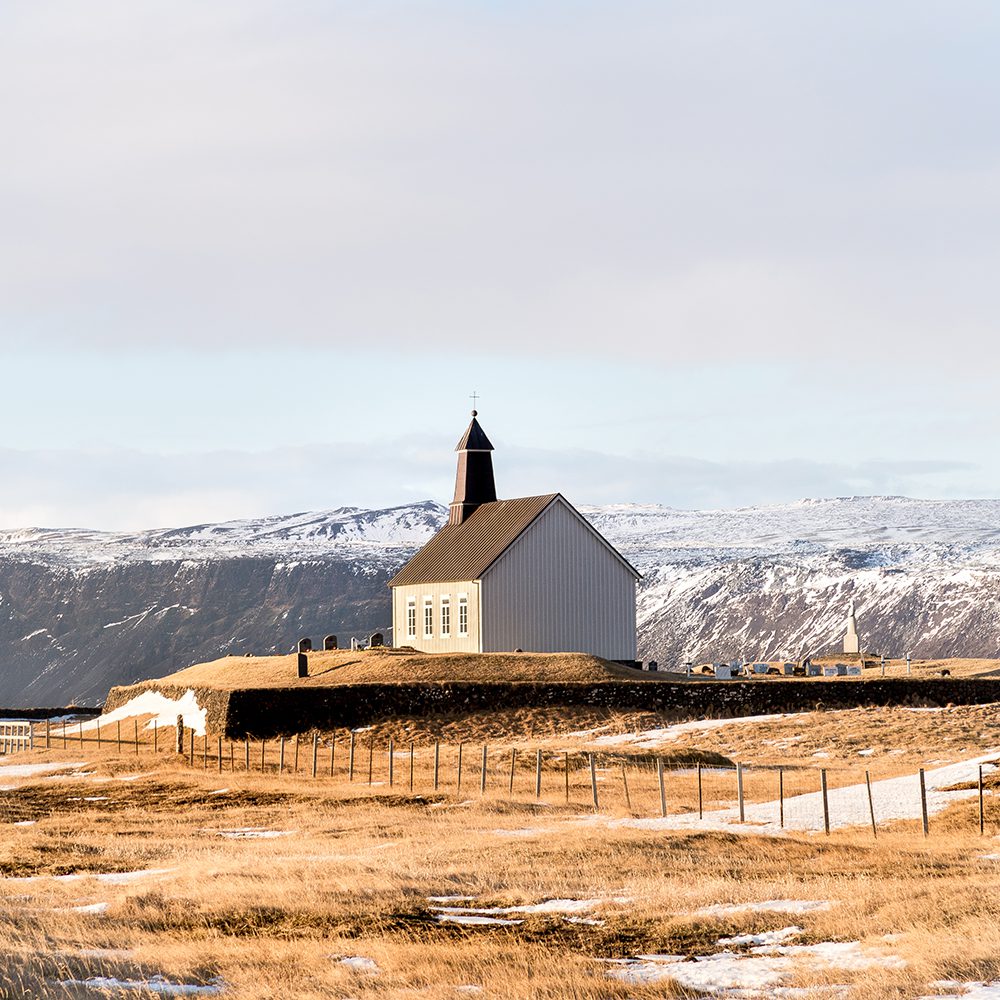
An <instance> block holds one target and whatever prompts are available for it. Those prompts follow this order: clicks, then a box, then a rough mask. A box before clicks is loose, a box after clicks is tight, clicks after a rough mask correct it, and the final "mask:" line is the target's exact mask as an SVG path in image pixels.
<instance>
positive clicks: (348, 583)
mask: <svg viewBox="0 0 1000 1000" xmlns="http://www.w3.org/2000/svg"><path fill="white" fill-rule="evenodd" d="M583 510H584V513H585V514H586V515H587V516H588V517H589V518H591V519H592V520H593V521H594V523H595V524H596V525H597V527H598V528H599V529H600V530H601V531H602V532H604V533H605V534H606V535H607V536H608V537H609V538H610V539H611V541H612V542H614V544H616V545H617V546H618V547H619V548H620V549H621V550H622V552H623V553H624V554H625V555H626V557H627V558H628V559H629V560H630V561H632V562H633V563H634V564H635V565H636V566H637V567H638V568H639V569H640V570H641V572H642V573H643V574H644V579H643V580H642V581H641V583H640V589H639V653H640V657H641V658H643V659H646V660H648V659H656V660H659V661H660V662H661V663H663V664H666V663H680V662H683V661H685V660H692V661H700V660H720V659H725V660H728V659H731V658H734V657H741V658H753V659H758V658H760V659H784V658H789V659H791V658H798V657H800V656H802V655H805V654H807V653H812V652H816V651H819V650H822V649H826V648H831V646H832V645H834V644H835V643H836V641H837V638H838V637H839V635H840V633H841V630H842V626H843V617H844V612H845V610H846V604H847V601H848V599H849V598H850V597H852V596H853V597H854V598H855V599H856V600H857V604H858V614H859V620H860V627H861V631H862V634H863V638H864V641H865V646H866V648H867V649H868V650H870V651H872V652H878V651H885V652H886V653H889V654H891V655H893V656H902V655H904V654H905V653H906V652H907V651H912V652H913V654H914V656H915V657H918V658H922V659H939V658H944V657H949V656H966V657H983V658H992V657H996V656H997V655H998V653H1000V630H998V628H997V626H996V622H997V621H998V620H1000V527H998V526H1000V501H996V500H975V501H924V500H910V499H906V498H902V497H851V498H840V499H830V500H804V501H800V502H798V503H793V504H786V505H782V506H776V507H766V508H757V507H751V508H743V509H740V510H731V511H682V510H674V509H671V508H666V507H659V506H642V505H616V506H610V507H586V508H583ZM445 515H446V509H445V508H444V507H442V506H441V505H440V504H437V503H434V502H431V501H427V502H424V503H419V504H409V505H405V506H401V507H394V508H388V509H385V510H362V509H358V508H341V509H338V510H333V511H326V512H320V513H307V514H295V515H290V516H287V517H269V518H260V519H255V520H246V521H235V522H230V523H227V524H218V525H196V526H193V527H188V528H171V529H161V530H156V531H147V532H140V533H134V534H124V533H102V532H95V531H87V530H82V529H80V530H77V529H27V530H22V531H9V532H0V704H6V705H8V706H10V705H32V704H35V705H37V704H62V703H65V702H67V701H69V700H70V699H77V700H78V701H80V702H81V703H85V704H95V703H97V702H99V701H100V699H101V698H103V696H104V694H105V693H106V691H107V689H108V688H109V687H110V686H111V685H113V684H126V683H130V682H133V681H136V680H141V679H143V678H147V677H156V676H162V675H164V674H169V673H172V672H174V671H176V670H178V669H179V668H182V667H184V666H186V665H187V664H190V663H194V662H202V661H211V660H215V659H217V658H219V657H221V656H225V655H229V654H243V653H245V652H253V653H256V654H260V655H264V654H274V653H284V652H287V651H288V650H290V649H292V647H293V645H294V643H295V641H296V640H297V639H298V638H299V637H300V636H303V635H309V636H312V637H313V638H314V639H317V638H319V637H321V636H322V635H324V634H326V633H327V632H334V633H336V634H337V635H338V636H339V637H340V638H341V642H342V645H343V644H346V643H347V641H348V640H349V639H350V637H351V635H357V636H364V635H367V634H369V633H370V632H373V631H376V630H378V631H382V632H384V633H386V634H387V635H388V634H389V631H388V630H389V625H390V624H391V622H390V620H389V616H390V610H389V598H388V591H387V590H386V586H385V584H386V581H387V580H388V579H389V577H390V575H391V574H392V572H393V571H394V570H395V568H396V567H398V566H399V565H400V564H401V563H402V562H403V561H404V560H405V559H406V558H408V556H409V555H410V554H411V553H412V552H413V551H414V550H415V549H416V548H417V547H419V546H420V545H421V544H423V543H424V542H425V541H426V540H427V539H428V538H429V537H430V536H431V535H432V534H433V532H434V531H435V530H436V529H437V527H438V526H439V525H440V524H441V523H442V521H443V519H444V517H445Z"/></svg>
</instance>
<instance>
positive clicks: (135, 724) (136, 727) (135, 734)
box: [132, 719, 139, 757]
mask: <svg viewBox="0 0 1000 1000" xmlns="http://www.w3.org/2000/svg"><path fill="white" fill-rule="evenodd" d="M132 736H133V739H134V741H135V755H136V757H138V756H139V720H138V719H133V720H132Z"/></svg>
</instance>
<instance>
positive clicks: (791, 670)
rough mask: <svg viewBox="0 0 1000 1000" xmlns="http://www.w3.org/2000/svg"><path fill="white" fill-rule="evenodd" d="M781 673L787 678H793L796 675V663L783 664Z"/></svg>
mask: <svg viewBox="0 0 1000 1000" xmlns="http://www.w3.org/2000/svg"><path fill="white" fill-rule="evenodd" d="M781 672H782V673H783V674H784V675H785V676H786V677H792V676H793V675H794V674H795V664H794V663H783V664H782V666H781Z"/></svg>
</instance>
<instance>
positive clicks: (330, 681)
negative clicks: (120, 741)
mask: <svg viewBox="0 0 1000 1000" xmlns="http://www.w3.org/2000/svg"><path fill="white" fill-rule="evenodd" d="M308 655H309V677H308V678H303V679H302V680H299V679H298V677H297V668H296V657H295V654H290V655H288V656H225V657H223V658H222V659H219V660H212V661H211V662H209V663H198V664H195V665H194V666H191V667H187V668H186V669H184V670H179V671H177V672H176V673H173V674H168V675H167V676H166V677H164V678H161V680H162V681H163V682H164V683H167V684H186V685H190V686H193V687H212V688H224V689H235V688H254V687H285V686H287V685H288V684H289V683H290V682H294V683H295V684H296V686H299V685H307V686H313V687H331V686H334V685H338V684H392V683H399V682H404V681H405V682H409V681H424V682H442V681H585V682H588V683H597V682H600V681H608V680H621V679H631V680H643V679H647V680H648V679H650V678H652V679H654V680H655V679H656V675H655V674H654V675H650V674H648V673H645V674H644V673H642V672H641V671H638V670H634V669H631V668H628V667H623V666H621V665H620V664H617V663H611V662H609V661H608V660H602V659H600V658H599V657H597V656H591V655H589V654H587V653H468V654H461V655H455V654H450V653H412V652H404V651H402V650H395V651H394V650H361V651H358V652H351V651H349V650H334V651H331V652H314V653H309V654H308Z"/></svg>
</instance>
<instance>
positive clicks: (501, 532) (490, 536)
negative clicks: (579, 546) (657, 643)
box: [389, 493, 640, 587]
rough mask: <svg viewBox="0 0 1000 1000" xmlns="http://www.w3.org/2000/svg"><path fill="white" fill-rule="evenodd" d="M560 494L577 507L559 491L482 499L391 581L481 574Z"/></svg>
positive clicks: (448, 579)
mask: <svg viewBox="0 0 1000 1000" xmlns="http://www.w3.org/2000/svg"><path fill="white" fill-rule="evenodd" d="M557 499H561V500H562V502H563V503H565V504H566V506H567V507H569V508H570V510H573V507H572V505H571V504H570V503H569V502H568V501H567V500H566V499H565V498H564V497H563V496H562V495H561V494H559V493H547V494H545V496H540V497H519V498H517V499H516V500H494V501H492V502H491V503H484V504H481V505H480V506H479V507H477V508H476V509H475V510H474V511H473V512H472V513H471V514H469V516H468V517H467V518H466V519H465V520H464V521H462V523H461V524H446V525H445V526H444V527H443V528H442V529H441V530H440V531H439V532H438V533H437V534H436V535H435V536H434V537H433V538H432V539H431V540H430V541H429V542H428V543H427V544H426V545H425V546H424V547H423V548H422V549H421V550H420V551H419V552H418V553H417V554H416V555H415V556H414V557H413V558H412V559H411V560H410V561H409V562H408V563H407V564H406V565H405V566H404V567H403V568H402V569H401V570H400V571H399V572H398V573H397V574H396V575H395V576H394V577H393V578H392V579H391V580H390V581H389V586H390V587H404V586H407V585H409V584H414V583H450V582H451V581H452V580H478V579H479V578H480V577H481V576H482V575H483V574H484V573H485V572H486V571H487V570H488V569H489V568H490V566H492V565H493V564H494V563H495V562H496V561H497V560H498V559H499V558H500V556H502V555H503V554H504V552H506V551H507V549H509V548H510V547H511V545H513V544H514V542H516V541H517V539H518V538H519V537H520V536H521V535H522V534H523V533H524V532H525V531H526V530H527V529H528V528H529V527H530V526H531V524H532V523H533V522H534V521H535V520H536V518H538V517H539V515H541V514H542V512H543V511H545V510H546V508H548V507H549V505H550V504H552V503H553V502H554V501H555V500H557ZM577 516H578V517H580V520H581V521H582V522H583V523H584V524H586V525H587V526H588V527H589V528H590V530H591V531H593V532H594V534H595V535H597V537H598V538H600V539H601V541H602V542H604V544H605V545H606V546H607V547H608V548H609V549H610V550H611V552H612V553H614V555H615V556H617V557H618V559H620V560H621V561H622V562H623V563H624V564H625V565H626V566H628V568H629V569H630V570H631V571H632V572H633V573H634V574H635V575H636V576H637V577H638V576H640V574H639V573H638V571H637V570H635V569H634V567H632V566H631V565H630V564H629V563H628V562H627V560H625V559H624V558H623V557H622V555H621V554H620V553H619V552H618V551H617V550H616V549H615V548H614V547H613V546H612V545H611V544H610V542H608V541H607V539H606V538H604V536H603V535H601V534H600V532H598V531H597V529H596V528H594V527H593V525H591V524H590V522H589V521H587V520H586V519H585V518H583V517H582V516H581V515H579V513H577Z"/></svg>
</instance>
